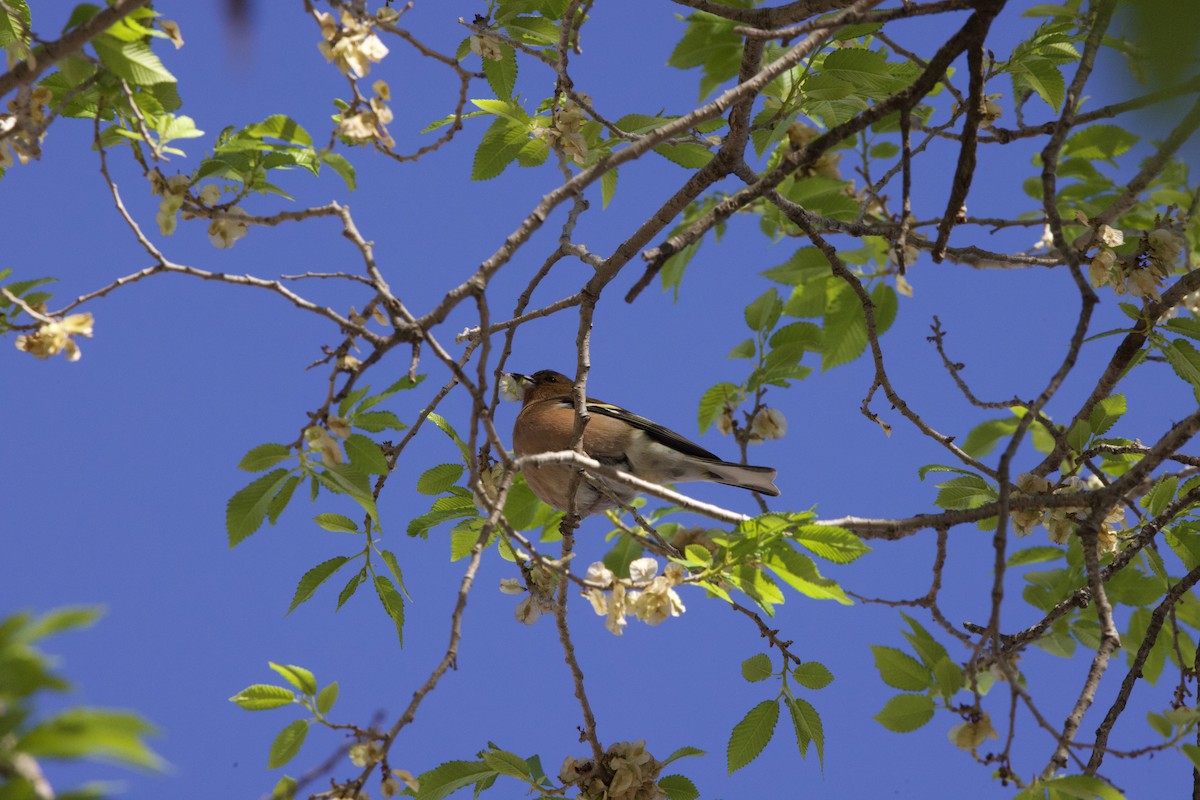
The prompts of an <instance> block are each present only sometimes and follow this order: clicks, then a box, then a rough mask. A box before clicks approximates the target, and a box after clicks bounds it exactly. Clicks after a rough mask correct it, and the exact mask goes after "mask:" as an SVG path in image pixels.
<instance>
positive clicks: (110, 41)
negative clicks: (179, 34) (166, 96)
mask: <svg viewBox="0 0 1200 800" xmlns="http://www.w3.org/2000/svg"><path fill="white" fill-rule="evenodd" d="M92 47H93V48H95V50H96V55H97V56H99V57H100V63H101V64H103V65H104V66H105V67H106V68H107V69H109V70H111V71H112V72H113V73H114V74H115V75H117V76H118V77H120V78H124V79H125V80H127V81H129V82H130V83H131V84H134V85H135V86H149V85H151V84H155V83H175V76H174V75H172V74H171V73H170V72H169V71H167V68H166V67H164V66H163V63H162V61H160V60H159V59H158V56H156V55H155V54H154V51H152V50H151V49H150V45H149V44H147V43H146V42H144V41H141V40H140V39H139V40H135V41H129V42H123V41H121V40H119V39H117V38H116V37H115V36H112V35H111V34H108V33H103V34H100V35H99V36H97V37H95V38H94V39H92Z"/></svg>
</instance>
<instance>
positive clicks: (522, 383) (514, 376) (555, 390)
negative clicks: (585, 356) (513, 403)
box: [501, 369, 575, 405]
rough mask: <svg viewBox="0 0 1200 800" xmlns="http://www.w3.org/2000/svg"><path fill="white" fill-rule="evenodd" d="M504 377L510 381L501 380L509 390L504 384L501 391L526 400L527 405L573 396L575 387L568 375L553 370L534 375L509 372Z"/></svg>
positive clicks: (544, 370) (540, 371) (545, 370)
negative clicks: (552, 398)
mask: <svg viewBox="0 0 1200 800" xmlns="http://www.w3.org/2000/svg"><path fill="white" fill-rule="evenodd" d="M504 377H505V378H508V379H509V380H508V381H504V379H503V378H502V379H501V380H502V381H504V383H505V384H507V388H506V386H505V385H504V384H502V385H501V391H505V392H507V393H509V394H511V395H514V396H515V397H516V398H518V399H522V400H524V402H525V404H526V405H528V404H529V403H534V402H537V401H538V400H546V399H548V398H551V397H566V396H568V395H570V394H571V388H572V387H573V386H574V385H575V382H574V381H573V380H571V379H570V378H568V377H567V376H566V375H563V374H562V373H561V372H555V371H554V370H552V369H543V370H539V371H537V372H535V373H533V374H532V375H522V374H521V373H519V372H508V373H505V376H504Z"/></svg>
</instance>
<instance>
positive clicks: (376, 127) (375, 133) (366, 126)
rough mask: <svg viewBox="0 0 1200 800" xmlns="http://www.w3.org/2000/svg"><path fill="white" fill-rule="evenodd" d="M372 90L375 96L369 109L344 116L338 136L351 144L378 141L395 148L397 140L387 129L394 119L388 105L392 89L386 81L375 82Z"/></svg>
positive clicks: (368, 103)
mask: <svg viewBox="0 0 1200 800" xmlns="http://www.w3.org/2000/svg"><path fill="white" fill-rule="evenodd" d="M371 88H372V89H373V90H374V92H375V96H374V97H372V98H371V99H370V100H369V101H368V102H367V106H368V108H367V109H365V110H363V111H359V112H358V113H357V114H350V115H349V116H347V115H346V114H343V115H342V117H341V120H340V121H339V122H338V127H337V134H338V136H341V137H342V138H343V139H345V140H346V141H347V142H349V143H350V144H366V143H367V142H372V141H376V142H379V143H380V144H381V145H383V146H384V147H388V148H391V147H395V146H396V140H395V139H393V138H392V135H391V134H390V133H388V130H387V127H386V126H387V124H388V123H389V122H391V121H392V118H393V117H392V109H390V108H388V105H387V104H388V101H389V100H391V99H392V92H391V89H390V88H389V87H388V85H387V83H386V82H385V81H375V83H373V84H371Z"/></svg>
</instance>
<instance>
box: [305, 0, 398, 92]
mask: <svg viewBox="0 0 1200 800" xmlns="http://www.w3.org/2000/svg"><path fill="white" fill-rule="evenodd" d="M317 21H318V22H319V23H320V24H321V35H322V36H323V37H325V40H324V41H323V42H321V43H320V44H319V45H317V47H318V48H319V49H320V51H321V55H323V56H325V60H326V61H332V62H333V63H334V64H336V65H337V68H338V69H339V70H341V71H342V74H343V75H350V74H353V75H354V77H355V78H362V77H365V76H366V75H367V73H368V72H370V71H371V63H372V62H374V63H376V64H378V63H379V62H380V61H382V60H383V57H384V56H386V55H387V54H388V49H387V45H385V44H384V43H383V41H382V40H381V39H380V38H379V37H378V36H376V35H375V32H374V31H372V30H371V26H372V24H373V23H372V22H371V21H370V20H366V19H359V18H358V17H356V16H355V15H354V14H352V13H350V12H349V11H343V12H342V22H341V25H338V23H337V20H335V19H334V18H333V14H331V13H329V12H326V11H322V12H319V13H318V14H317Z"/></svg>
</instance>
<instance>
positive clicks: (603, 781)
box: [558, 739, 666, 800]
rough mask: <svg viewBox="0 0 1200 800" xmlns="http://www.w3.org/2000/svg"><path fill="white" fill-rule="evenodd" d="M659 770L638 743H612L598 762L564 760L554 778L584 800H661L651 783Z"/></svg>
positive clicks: (641, 742) (660, 793) (655, 784)
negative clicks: (575, 787) (577, 790)
mask: <svg viewBox="0 0 1200 800" xmlns="http://www.w3.org/2000/svg"><path fill="white" fill-rule="evenodd" d="M662 768H663V765H662V763H661V762H659V761H656V760H655V758H654V756H652V755H650V754H649V753H647V752H646V742H645V741H644V740H641V739H639V740H638V741H636V742H615V743H613V744H612V745H611V746H610V747H609V748H608V750H607V752H605V754H604V756H603V757H602V758H601V759H600V761H599V762H597V761H595V760H594V759H590V758H589V759H581V758H573V757H572V756H567V758H566V760H565V761H563V765H562V769H560V770H559V772H558V777H559V779H560V780H562V782H563V783H564V784H566V785H567V786H577V787H579V791H580V797H583V798H587V799H588V800H593V798H594V799H595V800H600V798H604V800H661V798H665V797H666V793H664V792H663V790H662V789H660V788H659V787H658V784H657V783H655V780H657V778H658V774H659V773H660V772H662Z"/></svg>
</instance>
